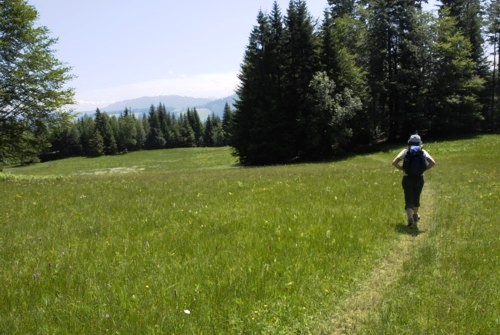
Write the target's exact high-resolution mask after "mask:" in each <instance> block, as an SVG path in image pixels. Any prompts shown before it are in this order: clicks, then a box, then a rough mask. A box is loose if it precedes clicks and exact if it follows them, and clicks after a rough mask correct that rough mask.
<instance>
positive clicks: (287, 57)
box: [280, 0, 319, 159]
mask: <svg viewBox="0 0 500 335" xmlns="http://www.w3.org/2000/svg"><path fill="white" fill-rule="evenodd" d="M283 53H284V79H283V82H284V84H283V92H284V95H283V97H284V99H283V105H282V106H280V108H281V110H282V111H283V112H285V113H286V114H285V115H284V119H283V121H282V122H283V124H284V128H286V129H287V131H286V132H284V133H283V134H284V135H286V136H285V138H284V139H283V140H282V143H280V144H281V145H282V147H283V150H282V154H283V158H286V159H292V158H294V157H296V156H300V155H301V154H303V153H304V148H302V147H301V146H302V144H303V143H304V139H305V137H306V136H307V135H306V134H305V133H304V129H303V128H301V127H300V124H299V122H298V120H305V119H307V118H308V117H309V115H308V114H309V107H308V105H307V94H308V89H309V83H310V82H311V80H312V78H313V76H314V74H315V73H316V72H317V71H318V70H319V61H318V41H317V39H316V36H315V33H314V25H313V18H312V17H311V15H310V14H309V12H308V10H307V6H306V2H305V1H301V0H296V1H290V3H289V6H288V10H287V16H286V19H285V34H284V46H283Z"/></svg>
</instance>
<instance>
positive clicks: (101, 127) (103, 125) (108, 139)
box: [95, 108, 118, 155]
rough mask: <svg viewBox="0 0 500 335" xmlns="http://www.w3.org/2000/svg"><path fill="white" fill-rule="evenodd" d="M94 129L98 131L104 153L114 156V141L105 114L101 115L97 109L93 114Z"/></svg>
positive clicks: (109, 123)
mask: <svg viewBox="0 0 500 335" xmlns="http://www.w3.org/2000/svg"><path fill="white" fill-rule="evenodd" d="M95 127H96V129H97V130H98V131H99V134H100V135H101V137H102V139H103V143H104V153H105V154H106V155H114V154H116V153H117V152H118V147H117V145H116V139H115V135H114V132H113V128H112V127H111V121H110V118H109V115H108V114H107V113H102V112H101V111H100V110H99V108H97V109H96V112H95Z"/></svg>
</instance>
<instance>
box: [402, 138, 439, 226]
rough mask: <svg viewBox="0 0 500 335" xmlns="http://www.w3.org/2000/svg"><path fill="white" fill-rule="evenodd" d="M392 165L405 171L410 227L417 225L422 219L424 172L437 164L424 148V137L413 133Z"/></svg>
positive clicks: (406, 201) (405, 192) (407, 212)
mask: <svg viewBox="0 0 500 335" xmlns="http://www.w3.org/2000/svg"><path fill="white" fill-rule="evenodd" d="M392 165H393V166H394V167H396V169H398V170H401V171H403V173H404V175H403V181H402V185H403V191H404V197H405V210H406V215H407V216H408V227H415V228H416V227H417V222H418V220H420V215H419V214H418V210H419V207H420V194H421V193H422V189H423V187H424V172H425V171H427V170H429V169H430V168H432V167H433V166H434V165H436V161H435V160H434V158H432V156H431V155H430V154H429V153H428V152H427V151H425V150H424V149H422V139H421V138H420V136H419V135H418V134H414V135H411V136H410V138H409V140H408V147H407V148H405V149H403V150H401V152H400V153H399V154H398V155H397V156H396V157H395V158H394V160H393V161H392Z"/></svg>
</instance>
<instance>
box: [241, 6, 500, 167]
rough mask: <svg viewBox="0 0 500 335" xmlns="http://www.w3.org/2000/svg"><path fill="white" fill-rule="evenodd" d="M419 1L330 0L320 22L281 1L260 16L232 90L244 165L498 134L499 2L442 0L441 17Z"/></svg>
mask: <svg viewBox="0 0 500 335" xmlns="http://www.w3.org/2000/svg"><path fill="white" fill-rule="evenodd" d="M423 2H426V1H421V0H412V1H406V0H405V1H402V0H329V1H328V7H327V9H326V10H325V14H324V18H323V20H322V22H320V24H316V22H317V20H315V19H314V18H312V17H311V15H310V14H309V13H308V10H307V6H306V2H305V1H301V0H292V1H290V3H289V7H288V9H287V13H286V16H284V15H282V14H281V11H280V8H279V6H278V5H277V3H276V2H275V3H274V6H273V9H272V11H271V12H270V13H269V14H265V13H263V12H262V11H261V12H259V14H258V17H257V24H256V25H255V27H254V28H253V30H252V32H251V35H250V38H249V43H248V46H247V49H246V53H245V58H244V62H243V64H242V67H241V73H240V80H241V85H240V87H239V89H238V92H237V93H238V95H239V100H238V101H237V104H236V111H235V117H234V130H233V133H234V136H233V142H232V144H233V146H234V147H235V149H236V153H237V155H238V156H239V158H240V160H241V161H242V162H243V163H245V164H269V163H280V162H287V161H290V160H294V159H324V158H330V157H332V156H334V155H336V154H339V153H342V152H345V151H351V150H353V148H356V147H360V146H366V145H370V144H371V143H377V142H380V141H387V140H389V141H393V140H401V139H402V138H406V137H407V136H408V135H409V134H410V133H411V132H413V131H415V130H418V131H420V132H421V133H423V134H425V135H428V136H443V135H462V134H464V133H470V132H475V131H478V130H479V131H484V130H488V131H498V121H499V120H498V117H499V114H500V112H499V108H500V107H499V103H498V99H497V97H498V95H499V91H498V86H499V85H497V82H498V73H497V72H496V70H495V69H496V63H494V64H493V67H491V64H490V63H489V62H488V60H487V57H486V56H487V55H486V53H485V50H486V49H487V47H488V45H487V44H486V43H485V40H484V38H483V36H486V37H487V41H489V42H490V44H491V45H492V46H493V49H494V52H495V53H498V38H499V16H500V9H499V4H498V1H492V2H491V3H489V4H488V3H485V2H481V1H480V0H460V1H457V0H453V1H452V0H443V1H441V3H442V4H441V6H440V8H439V11H438V15H437V16H434V15H433V14H431V13H428V12H425V11H423V9H422V3H423ZM482 5H483V7H482ZM486 5H487V6H488V8H486ZM486 9H488V10H487V11H486V12H487V13H489V14H488V15H484V13H485V10H486ZM483 32H484V33H485V34H486V35H483ZM494 60H495V61H496V54H495V57H494Z"/></svg>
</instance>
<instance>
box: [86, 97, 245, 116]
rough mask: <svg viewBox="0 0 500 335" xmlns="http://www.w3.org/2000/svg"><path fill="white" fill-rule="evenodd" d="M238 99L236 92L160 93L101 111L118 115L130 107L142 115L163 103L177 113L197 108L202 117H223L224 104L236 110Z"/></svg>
mask: <svg viewBox="0 0 500 335" xmlns="http://www.w3.org/2000/svg"><path fill="white" fill-rule="evenodd" d="M236 99H237V95H236V94H233V95H230V96H228V97H225V98H222V99H217V100H211V99H206V98H193V97H183V96H179V95H159V96H154V97H141V98H136V99H130V100H123V101H119V102H115V103H113V104H111V105H108V106H106V107H104V108H100V111H101V112H106V113H108V114H110V115H117V114H120V113H123V111H124V110H125V108H128V109H129V110H131V111H132V113H134V114H135V115H142V114H144V113H148V112H149V109H150V107H151V105H153V106H155V107H158V105H159V104H160V103H161V104H162V105H164V106H165V108H166V109H167V111H169V112H171V113H175V114H182V113H185V112H186V111H187V109H188V108H191V109H192V108H196V111H197V112H198V114H199V115H200V118H201V119H206V118H207V117H208V116H209V115H211V114H215V115H217V116H219V117H221V118H222V115H223V113H224V106H225V105H226V103H228V104H229V106H230V107H231V109H233V110H234V102H235V101H236ZM94 113H95V110H94V111H89V112H84V114H89V115H92V114H94Z"/></svg>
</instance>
